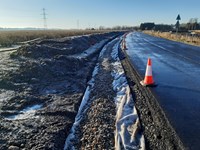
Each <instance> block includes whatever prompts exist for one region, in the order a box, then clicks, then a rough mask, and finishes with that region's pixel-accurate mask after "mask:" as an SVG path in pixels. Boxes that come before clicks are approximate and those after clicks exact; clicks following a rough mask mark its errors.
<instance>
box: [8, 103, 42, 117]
mask: <svg viewBox="0 0 200 150" xmlns="http://www.w3.org/2000/svg"><path fill="white" fill-rule="evenodd" d="M41 108H42V104H36V105H33V106H31V107H27V108H25V109H23V110H22V111H20V112H19V114H17V115H12V116H9V117H7V118H6V119H8V120H21V119H27V118H37V116H35V112H36V111H37V110H38V109H41Z"/></svg>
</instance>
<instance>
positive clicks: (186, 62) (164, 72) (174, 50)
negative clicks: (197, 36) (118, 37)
mask: <svg viewBox="0 0 200 150" xmlns="http://www.w3.org/2000/svg"><path fill="white" fill-rule="evenodd" d="M126 42H127V54H128V55H129V56H130V60H131V62H132V64H133V65H134V67H135V68H136V70H137V71H138V73H139V74H140V75H141V76H143V77H144V75H145V69H146V64H147V58H148V57H150V58H151V59H152V67H153V78H154V80H155V82H156V83H157V85H158V86H157V87H153V88H152V91H153V93H154V94H155V96H156V97H157V99H158V102H159V103H160V105H161V107H162V108H163V110H164V112H165V114H166V116H167V117H168V119H169V121H170V122H171V125H172V126H173V127H174V129H175V130H176V132H177V134H178V135H179V137H180V138H181V140H182V142H183V143H184V145H185V146H186V147H187V148H188V149H191V150H199V149H200V47H196V46H191V45H187V44H183V43H179V42H174V41H170V40H165V39H161V38H157V37H153V36H150V35H146V34H143V33H140V32H132V33H130V34H128V35H127V37H126Z"/></svg>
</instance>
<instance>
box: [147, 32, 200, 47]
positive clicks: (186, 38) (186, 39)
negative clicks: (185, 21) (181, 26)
mask: <svg viewBox="0 0 200 150" xmlns="http://www.w3.org/2000/svg"><path fill="white" fill-rule="evenodd" d="M144 33H147V34H150V35H153V36H157V37H161V38H166V39H169V40H174V41H178V42H183V43H187V44H192V45H197V46H200V37H197V36H191V35H186V34H175V33H170V32H155V31H144ZM196 33H197V32H196ZM198 33H199V31H198Z"/></svg>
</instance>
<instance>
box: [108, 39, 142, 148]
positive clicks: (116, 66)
mask: <svg viewBox="0 0 200 150" xmlns="http://www.w3.org/2000/svg"><path fill="white" fill-rule="evenodd" d="M119 45H120V44H119V43H117V44H116V45H115V47H114V49H113V52H112V58H113V59H115V62H114V63H112V65H113V71H112V76H113V77H114V81H113V90H114V91H116V92H117V95H116V97H115V102H116V107H117V114H116V132H115V149H116V150H121V149H125V150H126V149H127V150H145V142H144V136H143V134H142V133H141V130H140V122H139V118H138V115H137V111H136V109H135V107H134V101H133V98H132V95H131V92H130V88H129V85H128V83H127V80H126V76H125V73H124V70H123V67H122V65H121V62H120V60H119V58H118V46H119Z"/></svg>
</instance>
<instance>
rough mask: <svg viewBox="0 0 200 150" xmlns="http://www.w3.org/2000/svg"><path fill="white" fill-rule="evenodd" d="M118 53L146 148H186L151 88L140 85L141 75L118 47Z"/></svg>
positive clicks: (181, 149) (182, 149) (124, 52)
mask: <svg viewBox="0 0 200 150" xmlns="http://www.w3.org/2000/svg"><path fill="white" fill-rule="evenodd" d="M119 54H120V58H121V63H122V66H123V68H124V70H125V74H126V76H127V80H128V83H129V86H130V89H131V93H132V95H133V96H134V100H135V106H136V109H137V111H138V115H139V118H140V122H141V125H142V130H143V133H144V137H145V142H146V148H147V149H160V148H165V149H177V150H179V149H180V150H184V149H186V148H185V146H184V145H183V143H182V141H181V140H180V138H179V137H178V135H177V134H176V132H175V130H174V128H173V127H172V126H171V124H170V122H169V120H168V119H167V117H166V115H165V113H164V111H163V110H162V108H161V107H160V105H159V103H158V101H157V99H156V97H155V96H154V94H153V93H152V91H151V89H150V88H149V87H143V86H141V85H140V81H141V80H142V77H141V76H140V75H139V74H138V72H137V71H136V69H135V68H134V66H133V65H132V64H131V61H130V59H129V57H128V55H127V53H126V51H125V50H122V49H121V48H119ZM141 100H142V101H141Z"/></svg>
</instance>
